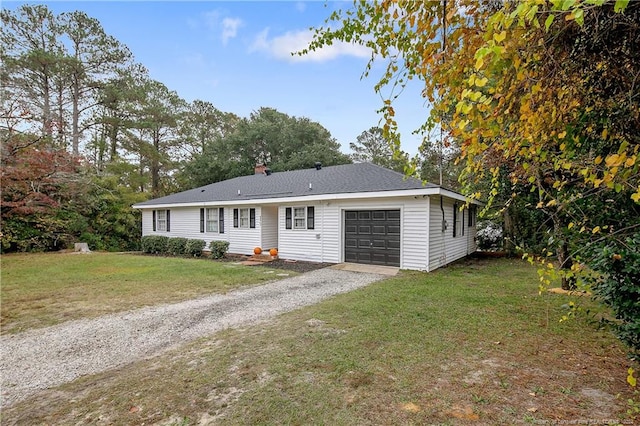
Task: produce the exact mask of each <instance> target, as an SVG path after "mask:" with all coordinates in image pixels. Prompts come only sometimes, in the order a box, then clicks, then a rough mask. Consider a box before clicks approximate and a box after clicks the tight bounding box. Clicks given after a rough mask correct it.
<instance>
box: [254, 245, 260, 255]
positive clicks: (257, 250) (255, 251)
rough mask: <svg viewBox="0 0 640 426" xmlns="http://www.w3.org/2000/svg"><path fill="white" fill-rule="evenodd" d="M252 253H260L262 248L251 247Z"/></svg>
mask: <svg viewBox="0 0 640 426" xmlns="http://www.w3.org/2000/svg"><path fill="white" fill-rule="evenodd" d="M253 253H254V254H260V253H262V249H261V248H260V247H256V248H254V249H253Z"/></svg>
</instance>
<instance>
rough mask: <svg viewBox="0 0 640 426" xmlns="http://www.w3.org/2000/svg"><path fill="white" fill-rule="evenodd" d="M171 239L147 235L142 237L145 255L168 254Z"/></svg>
mask: <svg viewBox="0 0 640 426" xmlns="http://www.w3.org/2000/svg"><path fill="white" fill-rule="evenodd" d="M168 243H169V237H165V236H163V235H145V236H144V237H142V251H143V252H144V253H152V254H159V253H167V247H168Z"/></svg>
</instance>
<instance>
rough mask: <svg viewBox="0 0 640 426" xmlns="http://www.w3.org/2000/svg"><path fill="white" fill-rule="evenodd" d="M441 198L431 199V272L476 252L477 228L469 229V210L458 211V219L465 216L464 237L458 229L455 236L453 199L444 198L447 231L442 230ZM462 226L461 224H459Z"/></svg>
mask: <svg viewBox="0 0 640 426" xmlns="http://www.w3.org/2000/svg"><path fill="white" fill-rule="evenodd" d="M440 200H441V198H440V196H432V197H431V208H430V222H429V227H430V231H429V241H430V244H429V270H430V271H432V270H434V269H436V268H439V267H441V266H444V265H446V264H448V263H451V262H453V261H455V260H458V259H460V258H462V257H465V256H466V255H468V254H470V253H473V252H474V251H475V241H474V240H475V232H476V228H475V226H473V227H471V228H469V227H468V222H467V221H468V214H469V210H468V209H465V210H464V211H463V212H460V211H458V213H457V215H458V217H461V216H462V215H464V220H463V221H462V228H463V229H464V235H461V230H460V228H459V227H458V229H457V232H456V236H455V237H454V236H453V204H454V200H453V199H451V198H446V197H442V209H444V218H445V221H446V229H445V230H444V231H443V229H442V209H441V207H440ZM458 224H460V222H458Z"/></svg>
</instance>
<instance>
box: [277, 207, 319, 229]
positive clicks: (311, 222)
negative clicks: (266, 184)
mask: <svg viewBox="0 0 640 426" xmlns="http://www.w3.org/2000/svg"><path fill="white" fill-rule="evenodd" d="M284 227H285V229H314V228H315V207H314V206H308V207H287V208H286V209H285V223H284Z"/></svg>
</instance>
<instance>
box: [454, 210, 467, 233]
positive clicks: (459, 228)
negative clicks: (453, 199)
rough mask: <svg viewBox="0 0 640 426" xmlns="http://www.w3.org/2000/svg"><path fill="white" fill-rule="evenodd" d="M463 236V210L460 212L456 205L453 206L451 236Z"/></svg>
mask: <svg viewBox="0 0 640 426" xmlns="http://www.w3.org/2000/svg"><path fill="white" fill-rule="evenodd" d="M461 235H464V209H462V210H460V206H458V204H457V203H456V204H454V205H453V236H454V237H459V236H461Z"/></svg>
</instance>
